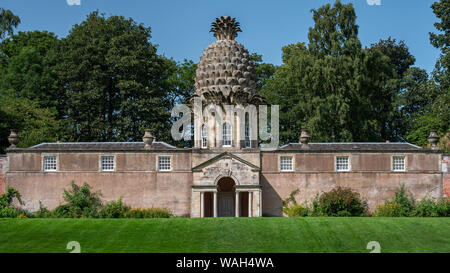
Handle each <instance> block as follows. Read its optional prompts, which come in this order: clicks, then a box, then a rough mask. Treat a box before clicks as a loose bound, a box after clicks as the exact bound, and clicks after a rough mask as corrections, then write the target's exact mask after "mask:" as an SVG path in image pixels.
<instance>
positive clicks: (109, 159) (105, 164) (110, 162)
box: [100, 155, 114, 172]
mask: <svg viewBox="0 0 450 273" xmlns="http://www.w3.org/2000/svg"><path fill="white" fill-rule="evenodd" d="M100 158H101V159H100V160H101V162H100V167H101V170H102V172H112V171H114V156H113V155H103V156H101V157H100Z"/></svg>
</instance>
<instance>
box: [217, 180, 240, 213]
mask: <svg viewBox="0 0 450 273" xmlns="http://www.w3.org/2000/svg"><path fill="white" fill-rule="evenodd" d="M235 185H236V183H235V182H234V180H233V179H232V178H230V177H223V178H221V179H220V180H219V181H218V182H217V197H218V204H217V205H218V208H217V209H218V216H219V217H234V216H235V202H236V201H235V199H234V198H235V197H234V196H235V187H234V186H235Z"/></svg>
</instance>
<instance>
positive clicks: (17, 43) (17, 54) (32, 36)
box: [0, 31, 62, 112]
mask: <svg viewBox="0 0 450 273" xmlns="http://www.w3.org/2000/svg"><path fill="white" fill-rule="evenodd" d="M58 43H59V40H58V39H57V37H56V36H55V35H54V34H53V33H49V32H46V31H32V32H19V33H18V34H17V35H13V36H11V37H10V38H9V39H8V40H5V41H3V43H2V44H0V52H2V54H1V55H2V56H3V57H2V58H1V60H2V62H1V64H2V66H3V73H2V74H1V75H0V89H3V90H5V89H12V90H14V91H15V95H16V96H17V97H22V98H27V99H29V100H33V101H35V102H37V105H38V106H39V107H42V108H52V107H55V108H57V109H59V110H60V112H62V109H61V107H60V103H59V102H60V99H61V91H60V90H61V89H60V88H58V84H57V82H58V80H57V75H56V73H55V71H54V64H55V63H54V56H53V54H54V52H55V50H56V49H57V46H58Z"/></svg>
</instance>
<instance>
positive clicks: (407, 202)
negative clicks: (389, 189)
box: [391, 184, 415, 216]
mask: <svg viewBox="0 0 450 273" xmlns="http://www.w3.org/2000/svg"><path fill="white" fill-rule="evenodd" d="M394 194H395V196H394V199H393V200H392V201H391V202H395V203H397V204H399V205H400V206H401V208H402V215H401V216H409V215H410V214H411V213H413V210H414V208H415V201H414V196H413V195H412V194H409V196H408V194H407V193H406V190H405V185H404V184H402V185H401V186H400V188H398V189H397V190H396V191H395V193H394Z"/></svg>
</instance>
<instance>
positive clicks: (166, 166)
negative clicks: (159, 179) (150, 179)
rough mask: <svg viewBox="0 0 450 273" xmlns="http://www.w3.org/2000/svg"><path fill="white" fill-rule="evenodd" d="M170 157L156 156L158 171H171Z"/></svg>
mask: <svg viewBox="0 0 450 273" xmlns="http://www.w3.org/2000/svg"><path fill="white" fill-rule="evenodd" d="M171 160H172V157H171V156H158V171H170V170H172V164H171Z"/></svg>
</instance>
